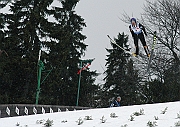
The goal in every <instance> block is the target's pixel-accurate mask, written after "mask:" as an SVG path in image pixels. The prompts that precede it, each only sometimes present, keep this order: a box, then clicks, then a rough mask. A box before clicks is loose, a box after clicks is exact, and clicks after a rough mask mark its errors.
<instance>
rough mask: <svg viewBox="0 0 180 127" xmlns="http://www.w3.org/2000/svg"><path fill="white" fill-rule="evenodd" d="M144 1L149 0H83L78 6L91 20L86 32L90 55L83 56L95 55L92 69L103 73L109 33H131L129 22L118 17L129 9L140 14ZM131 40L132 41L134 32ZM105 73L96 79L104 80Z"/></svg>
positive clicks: (131, 13) (114, 35)
mask: <svg viewBox="0 0 180 127" xmlns="http://www.w3.org/2000/svg"><path fill="white" fill-rule="evenodd" d="M144 4H145V0H80V2H79V3H78V4H77V6H76V9H75V10H76V12H77V14H79V15H81V16H82V17H83V18H84V19H85V22H86V24H87V27H86V28H84V30H83V32H82V33H83V34H85V35H86V36H87V39H86V40H85V43H86V44H88V48H87V51H86V55H85V57H83V58H82V59H90V58H95V61H93V62H92V65H91V66H90V69H91V70H97V72H100V73H103V72H104V70H103V68H104V69H106V67H105V63H106V61H105V59H106V55H107V52H106V50H105V48H111V45H110V42H109V39H108V38H107V36H106V35H107V34H109V35H110V36H111V37H117V35H118V33H122V32H124V33H125V34H128V35H130V33H129V29H128V25H129V24H126V23H124V22H122V21H121V20H119V18H118V17H122V14H123V13H124V12H126V13H127V14H128V15H129V16H134V17H137V18H140V16H141V13H143V6H144ZM129 40H130V43H132V38H131V36H129ZM132 46H133V44H132ZM101 66H102V67H101ZM103 77H104V76H103V75H101V76H99V77H98V78H97V81H96V83H101V82H102V81H101V79H102V78H103Z"/></svg>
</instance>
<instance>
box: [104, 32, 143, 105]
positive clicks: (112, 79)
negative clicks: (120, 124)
mask: <svg viewBox="0 0 180 127" xmlns="http://www.w3.org/2000/svg"><path fill="white" fill-rule="evenodd" d="M114 40H115V41H116V43H117V44H118V45H120V46H121V47H123V48H124V49H126V50H130V49H129V47H128V45H127V42H128V36H127V35H125V34H124V33H122V34H120V33H119V34H118V36H117V38H115V39H114ZM112 47H113V48H112V49H106V50H107V52H108V53H109V55H107V59H106V61H107V62H106V66H107V70H106V71H105V74H106V77H105V78H104V80H105V84H104V93H106V94H105V95H106V96H107V98H106V101H107V99H108V100H109V101H110V100H111V99H112V98H115V99H116V97H117V96H121V97H122V104H123V105H129V104H135V103H138V101H137V100H138V99H137V96H136V95H138V93H137V91H138V84H139V77H138V71H137V70H135V69H134V66H133V61H132V60H131V59H130V55H129V54H127V53H125V52H124V51H123V50H121V49H120V48H118V47H117V46H116V45H114V44H112ZM106 105H107V104H106Z"/></svg>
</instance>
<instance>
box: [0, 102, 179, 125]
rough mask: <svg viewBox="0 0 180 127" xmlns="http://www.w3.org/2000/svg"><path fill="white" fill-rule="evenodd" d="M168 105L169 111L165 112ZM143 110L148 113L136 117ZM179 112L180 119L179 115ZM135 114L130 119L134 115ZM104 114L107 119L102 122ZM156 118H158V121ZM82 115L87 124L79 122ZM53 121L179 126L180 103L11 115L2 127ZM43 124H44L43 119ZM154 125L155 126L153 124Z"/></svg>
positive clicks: (1, 120) (60, 123) (2, 119)
mask: <svg viewBox="0 0 180 127" xmlns="http://www.w3.org/2000/svg"><path fill="white" fill-rule="evenodd" d="M166 107H167V111H166V112H165V114H162V111H164V110H165V109H166ZM140 110H141V113H142V114H143V113H144V115H140V116H134V115H133V114H134V113H135V112H136V113H135V114H138V113H140ZM113 113H115V115H116V116H117V117H115V118H112V117H110V114H113ZM178 114H179V118H178ZM131 115H132V117H134V120H133V121H130V118H131V117H130V116H131ZM87 116H89V117H92V120H85V119H84V118H85V117H87ZM103 116H104V118H103V119H104V120H105V122H104V123H102V120H100V119H102V117H103ZM154 117H158V120H155V118H154ZM79 118H81V119H82V120H83V123H82V124H81V125H78V123H77V122H76V121H78V119H79ZM48 119H49V120H53V125H52V127H147V123H148V122H152V123H153V122H154V121H155V122H156V125H158V127H175V123H177V122H178V121H180V102H179V101H178V102H170V103H159V104H147V105H135V106H124V107H116V108H101V109H90V110H79V111H67V112H57V113H47V114H37V115H29V116H19V117H9V118H1V119H0V127H17V126H18V125H17V123H19V126H20V127H44V123H46V121H47V120H48ZM41 120H42V122H43V123H41V124H40V122H39V121H41ZM179 126H180V125H179ZM151 127H153V126H151Z"/></svg>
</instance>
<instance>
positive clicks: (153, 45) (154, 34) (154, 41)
mask: <svg viewBox="0 0 180 127" xmlns="http://www.w3.org/2000/svg"><path fill="white" fill-rule="evenodd" d="M156 39H157V37H156V31H154V33H153V44H152V48H151V54H150V58H149V62H148V67H147V73H148V72H149V69H150V66H151V61H152V58H153V53H154V48H155V46H156Z"/></svg>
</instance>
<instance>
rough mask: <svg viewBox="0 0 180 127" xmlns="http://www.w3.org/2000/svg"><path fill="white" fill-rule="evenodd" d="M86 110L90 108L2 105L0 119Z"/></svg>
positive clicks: (0, 106)
mask: <svg viewBox="0 0 180 127" xmlns="http://www.w3.org/2000/svg"><path fill="white" fill-rule="evenodd" d="M86 109H90V108H89V107H79V106H58V105H33V104H3V105H0V118H4V117H14V116H23V115H35V114H45V113H53V112H63V111H74V110H86Z"/></svg>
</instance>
